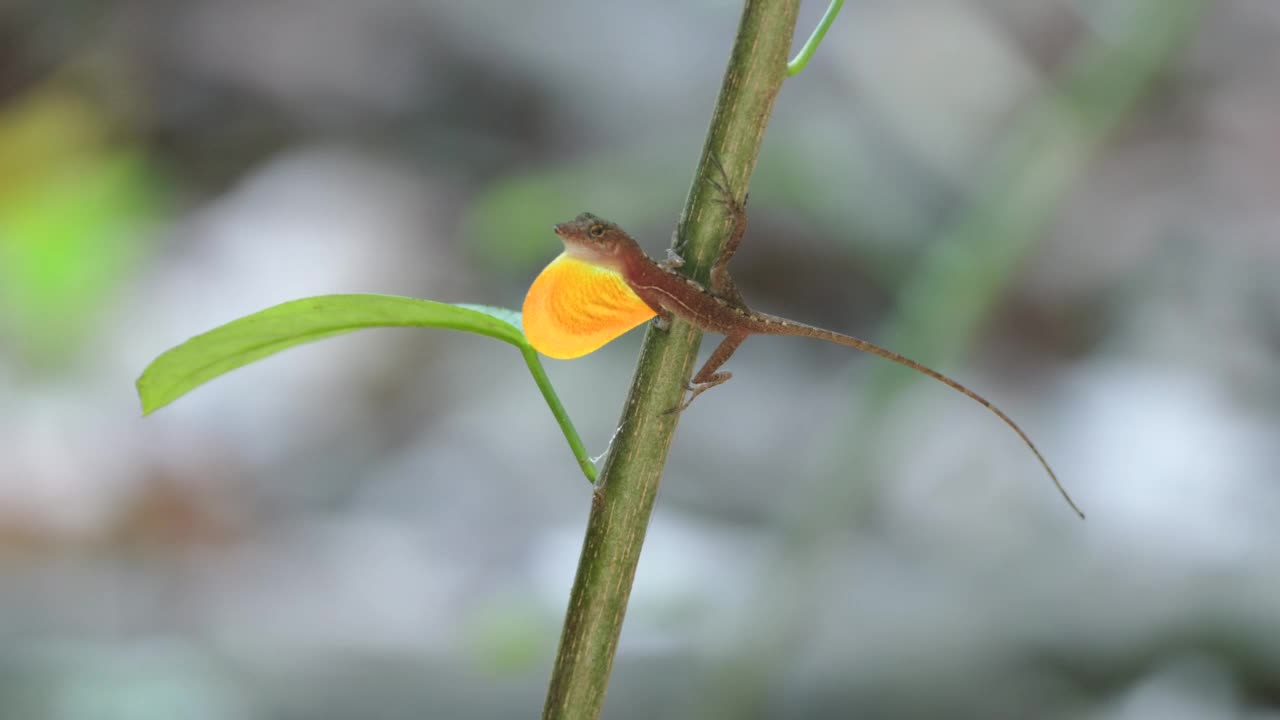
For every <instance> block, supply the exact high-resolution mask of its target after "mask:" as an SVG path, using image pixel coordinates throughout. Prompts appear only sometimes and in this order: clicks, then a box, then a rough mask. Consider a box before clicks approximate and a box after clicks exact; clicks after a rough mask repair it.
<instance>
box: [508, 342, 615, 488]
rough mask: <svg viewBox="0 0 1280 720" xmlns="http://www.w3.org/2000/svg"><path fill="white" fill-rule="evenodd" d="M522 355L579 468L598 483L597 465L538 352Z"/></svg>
mask: <svg viewBox="0 0 1280 720" xmlns="http://www.w3.org/2000/svg"><path fill="white" fill-rule="evenodd" d="M520 355H521V356H523V357H524V362H525V364H526V365H528V366H529V374H530V375H533V382H534V383H536V384H537V386H538V390H540V391H542V398H543V400H546V402H547V407H549V408H551V414H552V415H554V416H555V418H556V423H557V424H559V425H560V431H561V432H563V433H564V439H565V440H567V441H568V442H569V449H570V450H572V451H573V456H574V457H575V458H577V460H578V467H581V468H582V472H583V474H584V475H586V476H587V479H588V480H590V481H591V482H592V483H594V482H595V481H596V478H597V475H598V471H597V470H596V464H595V463H593V462H591V456H590V455H589V454H587V447H586V446H585V445H583V444H582V438H581V437H579V436H578V429H577V428H575V427H574V426H573V421H572V420H570V419H569V413H568V412H567V411H566V410H565V409H564V404H563V403H561V402H560V396H559V395H556V389H555V388H554V387H553V386H552V385H551V378H549V377H547V371H546V370H544V369H543V367H542V361H541V360H539V359H538V351H537V350H534V349H533V348H532V347H531V346H528V345H526V346H524V347H521V348H520Z"/></svg>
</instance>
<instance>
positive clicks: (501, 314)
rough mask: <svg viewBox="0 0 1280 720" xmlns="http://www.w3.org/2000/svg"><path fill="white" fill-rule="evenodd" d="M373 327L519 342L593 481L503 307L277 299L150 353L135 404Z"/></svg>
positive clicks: (168, 398) (147, 404) (156, 403)
mask: <svg viewBox="0 0 1280 720" xmlns="http://www.w3.org/2000/svg"><path fill="white" fill-rule="evenodd" d="M377 327H437V328H446V329H450V330H462V331H464V332H471V333H476V334H479V335H486V336H488V337H491V338H495V339H497V340H501V341H503V342H506V343H509V344H511V345H514V346H516V347H517V348H519V349H520V354H521V356H522V357H523V358H524V360H525V363H526V364H527V365H528V366H529V372H530V373H531V374H532V375H533V379H534V382H535V383H537V385H538V389H539V390H541V391H542V395H543V398H544V399H545V400H546V402H547V405H548V407H550V408H551V412H552V414H554V415H555V417H556V421H557V422H558V423H559V424H560V428H561V430H562V431H563V432H564V435H565V439H566V440H567V441H568V442H569V446H570V448H571V449H572V450H573V453H574V456H575V457H576V458H577V459H578V464H579V466H580V467H581V468H582V471H583V473H585V474H586V476H587V479H588V480H590V481H592V482H595V478H596V467H595V464H594V463H592V462H591V459H590V457H589V456H588V455H587V451H586V448H585V447H584V446H583V444H582V440H581V438H580V437H579V436H578V432H577V430H576V429H575V428H574V427H573V423H572V422H570V421H569V417H568V414H567V413H566V412H565V410H564V406H563V405H561V403H560V399H559V397H557V396H556V394H555V390H554V389H553V388H552V387H551V381H550V380H549V379H548V378H547V375H546V372H545V371H544V370H543V368H542V362H541V360H539V358H538V353H537V352H536V351H535V350H534V349H533V347H532V346H531V345H529V341H528V340H527V339H525V336H524V332H523V331H522V330H521V328H520V315H519V313H516V312H514V311H511V310H507V309H505V308H494V307H487V306H483V305H450V304H447V303H439V302H433V301H431V300H419V299H417V298H407V297H397V296H393V295H322V296H319V297H311V298H304V299H302V300H293V301H290V302H286V303H282V304H280V305H276V306H274V307H270V308H267V309H266V310H263V311H261V312H257V313H254V314H252V315H246V316H245V317H242V318H240V319H238V320H232V321H231V322H229V323H227V324H226V325H222V326H220V327H217V328H214V329H213V330H210V331H209V332H207V333H205V334H203V335H197V336H196V337H193V338H191V339H190V340H188V341H186V342H184V343H182V344H181V345H178V346H177V347H174V348H172V349H170V350H167V351H166V352H164V353H163V354H161V355H160V356H159V357H157V358H156V359H155V360H154V361H152V363H151V364H150V365H149V366H147V369H146V370H144V371H143V372H142V375H141V376H140V377H139V378H138V382H137V386H138V397H139V398H140V399H141V401H142V412H143V414H144V415H146V414H150V413H152V412H155V411H156V410H158V409H160V408H162V407H164V406H165V405H168V404H169V403H171V402H173V401H174V400H177V399H178V398H180V397H182V396H183V395H185V394H187V393H188V392H190V391H191V390H194V389H195V388H197V387H199V386H201V385H203V384H204V383H207V382H209V381H210V380H212V379H214V378H216V377H218V376H220V375H223V374H225V373H227V372H230V371H232V370H235V369H236V368H238V367H243V366H245V365H248V364H249V363H251V362H254V361H255V360H261V359H262V358H265V357H267V356H269V355H274V354H275V353H278V352H280V351H281V350H285V349H287V348H291V347H293V346H295V345H301V344H303V343H308V342H314V341H316V340H322V339H324V338H327V337H333V336H334V335H341V334H343V333H348V332H351V331H353V330H361V329H364V328H377Z"/></svg>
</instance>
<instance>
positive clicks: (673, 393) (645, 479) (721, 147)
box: [543, 0, 800, 719]
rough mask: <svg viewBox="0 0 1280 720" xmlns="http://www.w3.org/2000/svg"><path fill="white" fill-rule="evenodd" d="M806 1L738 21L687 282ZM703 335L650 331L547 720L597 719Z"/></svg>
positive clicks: (743, 181) (764, 2)
mask: <svg viewBox="0 0 1280 720" xmlns="http://www.w3.org/2000/svg"><path fill="white" fill-rule="evenodd" d="M799 4H800V3H799V0H748V2H747V3H746V7H745V8H744V9H743V12H742V20H741V23H740V24H739V27H738V36H737V39H736V40H735V42H734V45H733V50H732V53H731V55H730V58H729V65H728V68H727V69H726V71H725V75H724V80H723V82H722V84H721V87H720V95H719V98H718V99H717V101H716V107H715V112H714V114H713V115H712V119H711V127H710V129H709V130H708V133H707V140H706V144H705V145H704V146H703V149H702V157H701V159H700V160H699V163H698V170H697V173H696V175H695V177H694V180H693V184H692V185H691V187H690V188H689V194H688V197H687V199H686V201H685V207H684V211H683V213H682V214H681V217H680V223H679V226H678V228H677V233H676V242H675V244H676V249H677V250H678V251H679V252H680V254H681V256H682V257H683V258H684V259H685V270H686V272H689V273H691V275H692V276H693V277H695V278H697V279H699V280H701V281H703V282H705V281H706V280H707V277H708V273H709V271H710V267H711V263H712V261H713V260H714V259H715V257H716V256H717V255H718V254H719V252H720V247H721V245H722V244H723V242H724V240H725V239H726V235H727V233H728V230H729V220H728V218H727V217H726V216H725V213H724V211H723V208H722V207H721V206H720V205H719V204H718V203H716V201H715V195H714V193H715V190H714V189H713V188H712V186H711V185H710V183H709V182H707V180H706V179H705V178H707V177H709V176H712V174H713V173H714V172H715V171H714V170H713V167H714V163H712V162H711V161H710V159H709V158H710V157H711V156H712V155H714V156H715V157H716V158H718V159H719V160H720V162H721V164H723V166H724V168H725V171H726V172H727V174H728V179H729V183H730V185H731V187H732V189H733V191H734V193H735V194H736V195H737V196H738V198H739V199H741V198H742V197H743V196H744V195H745V193H746V189H747V184H748V182H749V181H750V178H751V173H752V170H754V168H755V161H756V157H757V155H758V154H759V151H760V144H761V142H762V140H763V138H764V131H765V127H766V125H767V124H768V121H769V115H770V113H771V112H772V109H773V101H774V98H775V97H776V96H777V93H778V89H779V87H780V86H781V85H782V81H783V80H784V79H785V77H786V69H787V52H788V50H789V49H790V46H791V36H792V33H793V32H794V30H795V23H796V14H797V11H798V10H799ZM701 339H702V334H701V333H700V332H698V331H697V330H695V329H694V328H693V327H691V326H689V325H688V324H687V323H684V322H682V321H679V320H677V321H675V322H673V323H672V324H671V327H670V329H669V330H667V331H665V332H663V331H658V330H656V329H654V328H653V327H650V328H649V330H648V332H647V333H646V335H645V340H644V347H643V348H642V350H641V352H640V359H639V362H638V364H637V367H636V373H635V377H634V379H633V380H632V384H631V391H630V393H629V395H628V397H627V402H626V405H625V407H624V410H623V414H622V419H621V420H620V424H619V431H618V434H617V437H616V439H615V440H614V443H613V448H612V450H611V451H610V452H609V457H608V459H607V460H606V462H605V466H604V470H603V472H602V474H601V477H600V480H599V482H598V483H597V486H596V491H595V494H594V495H593V497H592V503H591V516H590V518H589V519H588V522H587V532H586V538H585V540H584V541H583V546H582V557H581V559H580V560H579V562H578V573H577V576H576V577H575V578H574V582H573V590H572V592H571V594H570V598H569V608H568V611H567V613H566V617H565V623H564V631H563V634H562V635H561V638H560V649H559V652H558V654H557V656H556V663H555V667H554V669H553V671H552V675H551V684H550V687H549V688H548V690H547V701H546V706H545V707H544V709H543V717H544V718H557V719H559V718H596V717H599V715H600V711H601V709H602V708H603V706H604V697H605V690H606V689H607V687H608V683H609V674H610V670H611V669H612V666H613V658H614V654H615V652H616V650H617V644H618V635H619V633H620V632H621V630H622V620H623V616H624V615H625V613H626V608H627V600H628V598H629V597H630V595H631V583H632V580H633V579H634V578H635V572H636V564H637V563H638V562H639V559H640V548H641V545H642V543H643V542H644V535H645V529H646V528H647V527H648V524H649V515H650V512H651V511H652V509H653V502H654V498H655V497H656V496H657V493H658V484H659V482H660V480H661V478H662V469H663V466H664V465H665V464H666V460H667V451H668V450H669V449H670V447H671V439H672V436H673V435H674V433H675V428H676V422H677V420H678V418H679V415H678V414H668V411H669V410H670V409H671V408H673V407H676V405H678V404H679V402H680V400H681V398H682V396H683V394H684V387H685V385H686V384H687V383H688V381H689V378H690V376H691V375H692V374H693V364H694V361H695V359H696V357H697V352H698V345H699V342H700V341H701Z"/></svg>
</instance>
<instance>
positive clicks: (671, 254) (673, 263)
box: [667, 248, 684, 268]
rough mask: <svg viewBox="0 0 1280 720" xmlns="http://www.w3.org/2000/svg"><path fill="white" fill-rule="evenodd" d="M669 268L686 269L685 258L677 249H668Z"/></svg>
mask: <svg viewBox="0 0 1280 720" xmlns="http://www.w3.org/2000/svg"><path fill="white" fill-rule="evenodd" d="M667 266H668V267H671V268H679V267H684V258H682V257H680V254H679V253H677V252H676V250H675V248H667Z"/></svg>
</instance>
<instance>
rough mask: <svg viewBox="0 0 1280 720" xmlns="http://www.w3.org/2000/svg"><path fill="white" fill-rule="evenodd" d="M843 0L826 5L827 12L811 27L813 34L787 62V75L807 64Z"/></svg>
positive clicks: (802, 68) (794, 72) (798, 71)
mask: <svg viewBox="0 0 1280 720" xmlns="http://www.w3.org/2000/svg"><path fill="white" fill-rule="evenodd" d="M843 5H844V0H831V5H829V6H827V12H826V13H825V14H823V16H822V19H821V20H819V21H818V27H816V28H814V29H813V34H812V35H810V36H809V39H808V40H805V41H804V47H802V48H800V52H798V53H796V56H795V57H794V58H792V59H791V62H789V63H787V77H791V76H792V75H799V74H800V71H801V70H804V68H805V66H806V65H808V64H809V58H812V57H813V53H814V52H815V51H816V50H817V49H818V44H819V43H821V42H822V38H824V37H826V35H827V30H828V29H829V28H830V27H831V22H832V21H833V20H835V19H836V14H837V13H839V12H840V8H841V6H843Z"/></svg>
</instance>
